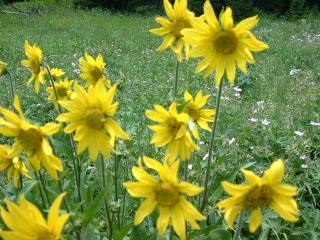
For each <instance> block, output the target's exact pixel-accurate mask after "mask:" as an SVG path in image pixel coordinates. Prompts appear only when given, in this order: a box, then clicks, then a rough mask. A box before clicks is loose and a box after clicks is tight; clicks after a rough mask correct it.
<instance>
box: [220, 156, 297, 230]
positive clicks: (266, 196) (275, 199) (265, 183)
mask: <svg viewBox="0 0 320 240" xmlns="http://www.w3.org/2000/svg"><path fill="white" fill-rule="evenodd" d="M242 173H243V174H244V177H245V179H246V183H245V184H239V185H237V184H232V183H229V182H222V186H223V188H224V190H225V191H226V192H227V193H228V194H229V195H231V197H229V198H227V199H225V200H222V201H220V202H219V203H218V205H217V206H218V207H219V208H220V209H221V210H222V211H223V212H224V218H225V220H226V222H227V223H228V225H229V226H230V227H232V225H233V223H234V220H235V218H236V217H237V215H238V214H240V212H241V211H242V210H243V209H248V210H251V211H252V213H251V216H250V224H249V230H250V232H255V231H256V230H257V228H258V227H259V226H260V225H261V218H262V216H261V208H262V207H267V206H269V207H271V208H272V209H273V210H274V211H276V212H277V213H279V215H280V216H281V217H282V218H283V219H285V220H286V221H289V222H296V221H298V218H297V215H298V214H299V210H298V206H297V203H296V201H295V200H294V198H293V197H294V196H296V195H297V188H296V187H295V186H291V185H288V184H284V183H282V180H283V176H284V163H283V161H282V160H278V161H275V162H274V163H273V164H272V165H271V166H270V168H269V169H268V170H266V171H265V173H264V175H263V176H262V177H259V176H257V175H255V174H254V173H253V172H251V171H248V170H242Z"/></svg>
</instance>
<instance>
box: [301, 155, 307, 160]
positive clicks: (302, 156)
mask: <svg viewBox="0 0 320 240" xmlns="http://www.w3.org/2000/svg"><path fill="white" fill-rule="evenodd" d="M307 158H308V157H307V156H306V155H301V156H300V157H299V159H300V160H306V159H307Z"/></svg>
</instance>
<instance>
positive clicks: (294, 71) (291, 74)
mask: <svg viewBox="0 0 320 240" xmlns="http://www.w3.org/2000/svg"><path fill="white" fill-rule="evenodd" d="M300 72H301V70H300V69H295V68H294V69H291V70H290V73H289V75H290V76H293V75H297V74H299V73H300Z"/></svg>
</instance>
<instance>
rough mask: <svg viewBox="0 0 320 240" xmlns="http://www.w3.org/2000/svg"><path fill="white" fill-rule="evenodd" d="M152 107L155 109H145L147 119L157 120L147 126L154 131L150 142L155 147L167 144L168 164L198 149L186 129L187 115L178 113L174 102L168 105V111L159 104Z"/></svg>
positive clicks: (185, 157)
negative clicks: (154, 123)
mask: <svg viewBox="0 0 320 240" xmlns="http://www.w3.org/2000/svg"><path fill="white" fill-rule="evenodd" d="M154 109H155V111H153V110H147V111H146V116H147V117H148V118H149V119H151V120H152V121H155V122H159V124H158V125H153V126H149V128H150V129H151V130H152V131H154V132H155V134H154V135H153V137H152V139H151V144H154V145H155V146H156V147H161V146H165V145H167V149H166V160H168V161H169V164H170V165H171V164H172V163H173V161H175V160H176V159H177V158H178V157H179V158H180V159H181V160H187V159H189V158H190V156H191V153H192V152H193V151H194V150H199V147H198V146H197V145H196V144H195V143H194V141H193V140H192V137H191V134H190V131H189V129H188V123H189V120H190V118H189V115H188V114H186V113H178V111H177V103H176V102H173V103H172V104H171V105H170V107H169V111H167V110H166V109H164V108H163V107H162V106H161V105H154Z"/></svg>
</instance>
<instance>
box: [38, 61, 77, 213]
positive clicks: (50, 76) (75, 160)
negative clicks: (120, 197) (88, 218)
mask: <svg viewBox="0 0 320 240" xmlns="http://www.w3.org/2000/svg"><path fill="white" fill-rule="evenodd" d="M44 66H45V69H46V71H47V73H48V75H49V79H50V85H51V87H52V89H53V93H54V96H55V98H56V102H57V106H58V114H62V113H63V110H62V108H61V106H60V104H59V100H60V99H59V96H58V92H57V89H56V86H55V83H54V78H53V75H52V74H51V70H50V68H49V67H48V66H46V65H44ZM68 140H69V145H70V147H71V151H72V164H73V170H74V175H75V182H76V189H77V196H78V201H79V203H81V202H82V197H81V166H80V160H79V158H78V157H77V154H76V151H75V149H74V142H73V140H72V137H71V136H70V135H69V136H68ZM80 210H81V212H83V206H82V204H81V205H80Z"/></svg>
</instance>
